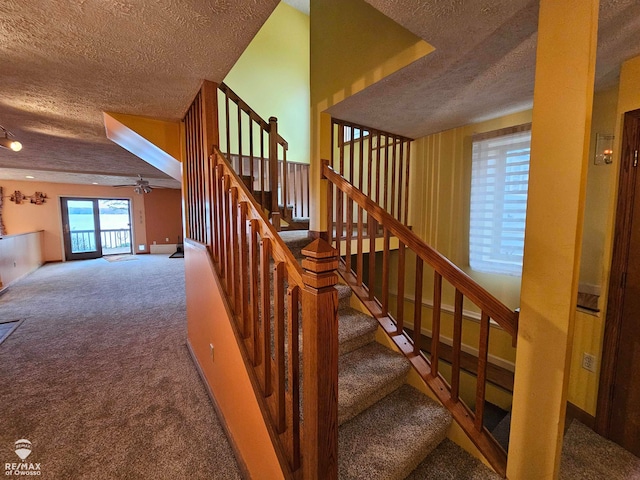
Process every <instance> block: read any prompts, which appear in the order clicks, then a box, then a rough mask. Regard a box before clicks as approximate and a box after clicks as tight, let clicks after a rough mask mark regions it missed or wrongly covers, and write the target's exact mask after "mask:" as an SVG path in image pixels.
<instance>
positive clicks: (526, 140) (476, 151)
mask: <svg viewBox="0 0 640 480" xmlns="http://www.w3.org/2000/svg"><path fill="white" fill-rule="evenodd" d="M527 127H528V128H527V129H526V130H523V129H522V128H521V127H516V128H514V129H513V130H515V131H514V132H513V133H507V134H502V135H491V134H489V135H487V134H483V135H482V136H478V137H474V139H473V156H472V169H471V208H470V226H469V264H470V266H471V268H472V269H473V270H476V271H480V272H487V273H500V274H506V275H521V274H522V257H523V250H524V227H525V217H526V208H527V189H528V183H529V157H530V145H531V130H530V126H527Z"/></svg>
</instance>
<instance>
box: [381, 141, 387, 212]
mask: <svg viewBox="0 0 640 480" xmlns="http://www.w3.org/2000/svg"><path fill="white" fill-rule="evenodd" d="M388 188H389V134H387V135H385V137H384V200H383V203H382V204H381V205H383V208H384V209H385V210H386V211H387V212H388V211H389V193H388Z"/></svg>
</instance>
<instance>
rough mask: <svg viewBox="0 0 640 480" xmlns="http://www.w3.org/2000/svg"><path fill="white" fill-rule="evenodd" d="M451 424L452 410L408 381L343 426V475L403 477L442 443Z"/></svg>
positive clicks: (381, 479)
mask: <svg viewBox="0 0 640 480" xmlns="http://www.w3.org/2000/svg"><path fill="white" fill-rule="evenodd" d="M450 424H451V415H450V414H449V412H448V411H447V410H446V409H445V408H444V407H442V406H441V405H439V404H438V403H436V402H435V401H433V400H431V399H430V398H429V397H427V396H426V395H424V394H423V393H421V392H419V391H417V390H416V389H414V388H413V387H410V386H409V385H403V386H402V387H400V388H399V389H397V390H396V391H395V392H393V393H391V394H390V395H388V396H387V397H385V398H384V399H383V400H381V401H380V402H378V403H376V404H375V405H373V406H372V407H370V408H368V409H367V410H366V411H364V412H362V413H361V414H360V415H358V416H357V417H355V418H354V419H352V420H351V421H349V422H347V423H345V424H344V425H342V426H341V427H340V429H339V430H338V476H339V477H340V479H342V480H346V479H367V480H400V479H404V478H405V477H406V476H407V475H409V474H410V473H411V472H412V471H413V470H414V469H415V468H416V467H417V466H418V465H419V464H420V462H421V461H422V460H423V459H424V458H425V457H426V456H427V455H429V453H430V452H431V451H433V450H434V449H435V448H436V447H437V446H438V444H439V443H440V442H441V441H442V440H444V438H445V436H446V432H447V429H448V428H449V425H450Z"/></svg>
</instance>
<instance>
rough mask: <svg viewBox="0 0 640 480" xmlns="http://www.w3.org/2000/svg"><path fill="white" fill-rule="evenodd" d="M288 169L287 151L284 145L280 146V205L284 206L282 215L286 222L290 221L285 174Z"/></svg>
mask: <svg viewBox="0 0 640 480" xmlns="http://www.w3.org/2000/svg"><path fill="white" fill-rule="evenodd" d="M288 171H289V167H288V166H287V149H286V148H285V146H284V144H283V145H282V203H283V204H284V213H285V215H286V218H287V220H291V218H290V216H289V201H288V199H289V184H288V178H287V173H288Z"/></svg>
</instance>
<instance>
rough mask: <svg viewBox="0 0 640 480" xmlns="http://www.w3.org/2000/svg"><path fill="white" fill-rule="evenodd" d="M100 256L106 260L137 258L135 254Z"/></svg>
mask: <svg viewBox="0 0 640 480" xmlns="http://www.w3.org/2000/svg"><path fill="white" fill-rule="evenodd" d="M102 258H104V259H105V260H106V261H107V262H126V261H129V260H137V258H136V256H135V255H106V256H104V257H102Z"/></svg>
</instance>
